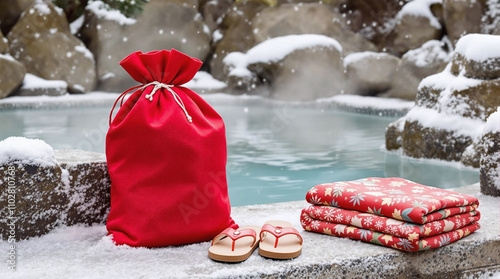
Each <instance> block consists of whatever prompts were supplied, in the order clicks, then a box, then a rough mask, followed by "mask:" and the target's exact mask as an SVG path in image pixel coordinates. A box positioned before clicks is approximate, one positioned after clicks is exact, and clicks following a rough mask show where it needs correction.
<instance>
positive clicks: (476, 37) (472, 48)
mask: <svg viewBox="0 0 500 279" xmlns="http://www.w3.org/2000/svg"><path fill="white" fill-rule="evenodd" d="M499 46H500V35H496V36H495V35H487V34H469V35H466V36H464V37H462V38H461V39H460V40H459V41H458V42H457V46H456V49H455V54H454V55H453V64H452V67H451V71H452V72H453V73H454V74H455V75H458V74H460V73H461V72H462V71H464V73H463V75H464V76H465V77H468V78H474V79H497V78H500V67H499V66H498V65H499V64H500V47H499Z"/></svg>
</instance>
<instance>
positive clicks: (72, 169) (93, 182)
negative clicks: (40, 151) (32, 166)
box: [54, 149, 111, 225]
mask: <svg viewBox="0 0 500 279" xmlns="http://www.w3.org/2000/svg"><path fill="white" fill-rule="evenodd" d="M54 155H55V158H56V160H57V162H59V164H60V166H61V168H62V169H63V170H65V171H67V172H68V183H69V185H70V187H69V188H68V189H67V195H68V199H69V201H68V205H67V208H66V210H67V213H66V216H65V217H66V218H65V224H66V225H74V224H85V225H92V224H94V223H98V224H104V223H105V222H106V218H107V216H108V212H109V207H110V198H111V196H110V187H111V181H110V179H109V174H108V167H107V164H106V156H105V155H104V154H102V153H96V152H89V151H83V150H76V149H71V150H67V149H66V150H55V151H54Z"/></svg>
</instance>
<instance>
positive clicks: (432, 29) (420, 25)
mask: <svg viewBox="0 0 500 279" xmlns="http://www.w3.org/2000/svg"><path fill="white" fill-rule="evenodd" d="M441 2H442V1H441V0H414V1H411V2H408V3H407V4H405V5H404V6H403V8H402V9H401V10H400V11H399V13H398V14H397V15H396V25H395V27H394V31H393V36H394V40H393V42H392V46H393V49H394V51H395V52H397V53H399V54H403V53H405V52H407V51H408V50H410V49H416V48H419V47H420V46H421V45H423V44H424V43H425V42H427V41H429V40H435V39H439V38H440V37H441V30H442V26H441V24H440V23H439V20H438V19H437V18H436V16H434V14H433V13H432V11H431V6H433V5H441Z"/></svg>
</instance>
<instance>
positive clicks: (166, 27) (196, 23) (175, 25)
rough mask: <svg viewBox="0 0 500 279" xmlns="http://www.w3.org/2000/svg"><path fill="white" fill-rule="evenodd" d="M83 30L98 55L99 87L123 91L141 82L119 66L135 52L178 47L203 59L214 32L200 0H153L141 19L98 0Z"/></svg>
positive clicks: (81, 31) (84, 35)
mask: <svg viewBox="0 0 500 279" xmlns="http://www.w3.org/2000/svg"><path fill="white" fill-rule="evenodd" d="M80 33H81V36H82V39H83V41H84V42H85V43H86V44H87V46H88V47H89V49H90V50H91V51H92V53H94V55H95V59H96V63H97V76H98V79H99V90H104V91H111V92H120V91H124V90H126V89H128V88H130V87H132V86H134V85H136V84H137V82H136V81H134V80H133V79H131V78H130V76H129V75H128V74H127V73H126V72H125V71H123V69H122V68H121V67H120V65H119V62H120V61H121V60H122V59H123V58H125V57H127V56H128V55H129V54H130V53H132V52H135V51H143V52H147V51H152V50H161V49H171V48H175V49H177V50H179V51H181V52H184V53H186V54H188V55H190V56H193V57H196V58H198V59H200V60H202V61H203V60H205V58H206V57H207V55H208V54H209V52H210V40H211V32H210V31H209V30H208V28H206V25H205V24H204V22H203V18H202V16H201V14H200V13H198V7H197V1H187V2H186V1H184V2H183V1H173V0H169V1H164V0H151V1H149V2H148V3H147V4H145V6H144V10H143V12H142V13H141V14H140V15H139V16H138V17H137V19H130V18H126V17H125V16H123V15H122V14H120V13H119V12H118V11H116V10H114V11H109V10H108V9H106V7H105V4H104V3H103V2H101V1H94V2H92V3H91V5H90V6H88V7H87V10H86V12H85V22H84V24H83V27H82V28H81V29H80Z"/></svg>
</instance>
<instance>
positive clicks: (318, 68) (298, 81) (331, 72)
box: [249, 47, 345, 101]
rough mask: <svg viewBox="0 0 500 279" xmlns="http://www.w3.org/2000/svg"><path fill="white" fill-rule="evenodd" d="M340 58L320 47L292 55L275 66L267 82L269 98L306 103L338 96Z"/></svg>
mask: <svg viewBox="0 0 500 279" xmlns="http://www.w3.org/2000/svg"><path fill="white" fill-rule="evenodd" d="M341 56H342V54H341V53H340V52H339V51H338V50H337V49H335V48H324V47H315V48H311V49H303V50H297V51H294V52H292V53H291V54H289V55H287V56H286V57H285V58H284V59H283V60H282V61H281V62H280V63H279V68H278V71H277V75H276V76H274V78H269V82H271V88H272V90H271V92H272V93H271V95H270V97H271V98H273V99H279V100H291V101H308V100H315V99H318V98H324V97H330V96H333V95H337V94H340V92H341V90H342V89H343V87H344V85H343V83H344V80H345V76H344V72H343V68H342V61H341ZM249 68H250V69H252V65H249Z"/></svg>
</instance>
